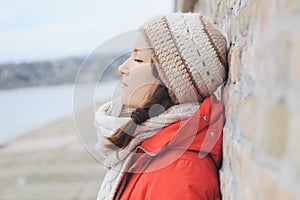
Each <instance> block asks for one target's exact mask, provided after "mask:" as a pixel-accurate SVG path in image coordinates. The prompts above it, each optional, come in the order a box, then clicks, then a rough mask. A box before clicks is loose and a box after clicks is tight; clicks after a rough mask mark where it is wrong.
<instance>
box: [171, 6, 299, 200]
mask: <svg viewBox="0 0 300 200" xmlns="http://www.w3.org/2000/svg"><path fill="white" fill-rule="evenodd" d="M191 2H192V1H188V0H186V1H184V0H181V1H180V0H179V2H177V4H179V5H181V7H177V8H178V10H175V11H179V10H180V11H187V10H188V9H190V11H191V12H201V13H202V14H203V15H205V16H207V17H208V18H210V19H211V21H212V22H213V23H214V24H215V25H216V26H217V27H218V28H219V29H220V30H221V31H222V32H223V33H224V35H225V36H226V38H227V40H228V47H229V49H230V53H229V56H228V60H229V62H230V70H229V71H230V74H229V79H228V82H227V84H226V87H225V90H224V96H223V99H224V102H225V105H226V123H225V127H224V146H223V154H224V160H223V167H222V169H221V171H220V177H221V188H222V194H223V199H251V200H252V199H284V200H286V199H300V193H299V192H298V190H299V188H300V107H299V106H298V103H299V102H300V78H299V77H300V66H299V63H300V1H299V0H198V1H196V2H194V5H192V6H191ZM187 5H188V6H187ZM191 8H192V9H191ZM219 96H220V95H219Z"/></svg>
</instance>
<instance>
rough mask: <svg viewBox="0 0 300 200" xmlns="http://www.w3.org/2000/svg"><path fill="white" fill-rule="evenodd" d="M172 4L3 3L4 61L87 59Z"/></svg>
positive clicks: (167, 0) (154, 0) (95, 0)
mask: <svg viewBox="0 0 300 200" xmlns="http://www.w3.org/2000/svg"><path fill="white" fill-rule="evenodd" d="M173 3H174V0H142V1H141V0H110V1H109V0H106V1H104V0H85V1H84V0H42V1H41V0H26V1H21V0H1V1H0V63H6V62H16V63H17V62H30V61H38V60H49V59H50V60H53V59H58V58H64V57H71V56H77V55H86V54H89V53H91V52H92V51H94V49H95V48H97V47H98V46H99V45H101V44H102V43H104V42H105V41H107V40H110V39H111V38H113V37H115V36H117V35H120V34H122V33H124V32H128V31H132V30H136V29H137V28H138V26H139V25H141V24H142V23H143V22H145V20H147V19H149V18H151V17H154V16H155V15H158V14H167V13H171V12H173V10H174V8H173V7H174V5H173Z"/></svg>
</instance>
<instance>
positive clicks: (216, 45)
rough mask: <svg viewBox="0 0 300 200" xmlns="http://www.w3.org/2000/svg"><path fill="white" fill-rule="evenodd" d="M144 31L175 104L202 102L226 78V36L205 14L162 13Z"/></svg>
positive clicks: (147, 22) (160, 73) (148, 23)
mask: <svg viewBox="0 0 300 200" xmlns="http://www.w3.org/2000/svg"><path fill="white" fill-rule="evenodd" d="M140 31H141V32H142V34H143V35H144V37H145V39H146V41H147V42H148V44H149V45H150V46H151V47H152V48H153V55H154V57H153V60H154V63H155V65H156V66H157V70H158V73H159V76H160V78H161V80H162V81H163V83H164V84H165V85H166V87H167V88H168V92H169V95H170V97H171V99H172V101H173V102H174V103H175V104H178V103H183V102H188V101H198V102H201V101H203V100H204V98H205V97H207V96H210V95H211V94H212V93H213V92H214V91H215V90H216V89H217V88H218V87H219V86H220V85H222V84H223V83H224V82H225V81H226V79H227V72H228V69H227V67H228V64H227V43H226V39H225V37H224V36H223V35H222V34H221V33H220V31H218V30H217V29H216V28H215V27H214V25H213V24H211V23H210V22H208V20H207V19H206V18H204V17H203V16H202V15H201V14H199V13H171V14H168V15H159V16H156V17H154V18H151V19H149V20H148V21H146V22H145V23H144V24H143V25H142V26H141V27H140Z"/></svg>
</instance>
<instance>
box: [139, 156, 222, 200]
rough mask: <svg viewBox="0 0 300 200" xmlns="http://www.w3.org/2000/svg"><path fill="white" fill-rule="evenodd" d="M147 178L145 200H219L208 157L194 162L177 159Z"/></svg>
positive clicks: (213, 168)
mask: <svg viewBox="0 0 300 200" xmlns="http://www.w3.org/2000/svg"><path fill="white" fill-rule="evenodd" d="M147 176H148V181H149V182H148V186H147V194H146V195H145V196H146V198H145V199H147V200H156V199H157V200H159V199H164V200H177V199H178V200H195V199H203V200H204V199H205V200H210V199H211V200H216V199H220V190H219V183H218V176H217V171H216V169H215V166H214V164H213V162H212V161H211V159H210V158H209V157H205V158H201V159H199V158H197V160H196V162H195V160H191V159H184V158H180V159H179V160H177V161H175V162H173V163H172V164H170V165H169V166H167V167H165V168H162V169H160V170H157V171H154V172H151V173H148V174H147Z"/></svg>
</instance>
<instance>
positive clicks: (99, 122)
mask: <svg viewBox="0 0 300 200" xmlns="http://www.w3.org/2000/svg"><path fill="white" fill-rule="evenodd" d="M198 108H199V103H197V102H188V103H183V104H178V105H174V106H172V107H170V108H169V109H168V110H166V111H165V112H163V113H162V114H160V115H158V116H155V117H151V118H150V119H148V120H146V121H145V122H144V123H142V124H141V125H138V126H137V128H136V130H135V132H134V134H133V136H134V137H133V139H132V140H131V142H130V143H129V144H128V145H127V146H126V147H125V148H124V149H120V150H118V151H110V150H108V149H106V148H105V147H104V145H105V144H109V143H110V141H109V140H108V139H107V138H106V137H109V136H111V135H112V134H113V133H114V132H115V131H116V130H117V129H118V128H120V127H121V126H122V125H124V124H125V123H126V122H127V121H128V120H130V119H131V118H130V115H131V112H132V111H134V110H135V108H132V107H129V106H125V105H123V104H122V100H121V97H117V98H115V99H113V100H111V101H109V102H107V103H105V104H103V105H102V106H100V107H99V109H98V110H97V111H96V113H95V118H94V126H95V127H96V128H97V136H98V142H97V143H96V145H95V148H96V150H97V151H98V152H99V153H100V154H101V155H102V156H103V157H104V158H105V159H104V166H105V167H106V168H107V169H108V171H107V173H106V175H105V178H104V180H103V182H102V185H101V188H100V190H99V193H98V198H97V200H100V199H101V200H102V199H103V200H108V199H113V197H114V195H115V193H116V190H117V188H118V185H119V182H120V181H121V179H122V177H123V176H122V175H124V173H126V169H128V167H129V166H127V165H128V163H129V160H130V158H131V157H132V154H133V152H134V150H135V149H136V148H137V147H138V146H139V145H140V144H141V143H142V142H143V141H144V140H145V139H147V138H149V137H151V136H153V135H155V134H156V133H157V132H159V131H160V130H161V129H162V128H164V127H166V126H168V125H170V124H172V123H175V122H178V121H181V120H184V119H186V118H188V117H190V116H191V115H193V114H194V113H195V112H196V110H197V109H198Z"/></svg>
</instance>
